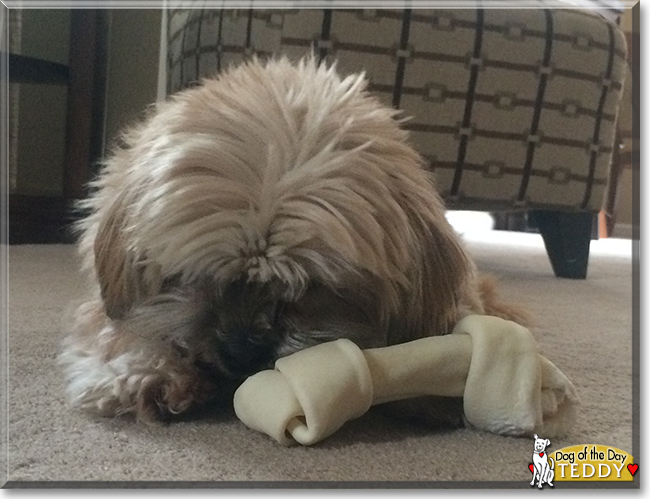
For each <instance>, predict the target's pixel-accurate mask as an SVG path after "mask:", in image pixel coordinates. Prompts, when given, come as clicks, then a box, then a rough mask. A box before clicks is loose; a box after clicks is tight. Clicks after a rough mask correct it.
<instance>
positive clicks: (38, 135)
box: [14, 9, 70, 195]
mask: <svg viewBox="0 0 650 499" xmlns="http://www.w3.org/2000/svg"><path fill="white" fill-rule="evenodd" d="M69 38H70V16H69V11H68V10H54V9H52V10H50V9H48V10H31V9H25V10H23V11H22V35H21V40H20V44H21V47H20V53H21V54H22V55H25V56H30V57H36V58H39V59H45V60H48V61H53V62H58V63H61V64H67V63H68V43H69ZM66 105H67V87H65V86H59V85H32V84H21V85H20V86H19V89H18V123H19V130H20V132H19V134H18V140H17V157H16V161H17V167H16V169H15V172H16V185H15V190H14V192H16V193H18V194H35V195H60V194H61V193H62V191H63V158H64V152H65V122H66Z"/></svg>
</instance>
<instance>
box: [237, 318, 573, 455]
mask: <svg viewBox="0 0 650 499" xmlns="http://www.w3.org/2000/svg"><path fill="white" fill-rule="evenodd" d="M424 395H441V396H458V397H460V396H462V397H463V401H464V402H463V404H464V412H465V417H466V419H467V421H468V422H469V423H470V424H471V425H472V426H474V427H476V428H478V429H482V430H486V431H491V432H494V433H499V434H506V435H531V434H532V433H533V432H537V433H542V434H544V435H545V436H549V437H552V436H557V435H559V434H562V433H564V432H565V431H566V430H568V428H569V427H570V425H571V424H572V422H573V420H574V418H575V406H576V404H577V403H578V398H577V396H576V393H575V389H574V388H573V385H572V384H571V383H570V382H569V381H568V380H567V379H566V377H565V376H564V375H563V374H562V373H561V372H560V371H559V370H558V369H557V367H555V366H554V365H553V364H552V363H551V362H549V361H548V360H547V359H545V358H544V357H542V356H541V355H539V353H538V351H537V346H536V344H535V341H534V339H533V338H532V335H531V334H530V332H529V331H528V330H527V329H526V328H524V327H522V326H520V325H518V324H515V323H513V322H510V321H505V320H503V319H499V318H496V317H489V316H479V315H474V316H469V317H466V318H464V319H462V320H461V321H459V323H458V324H457V325H456V327H455V328H454V330H453V332H452V334H450V335H446V336H434V337H429V338H423V339H419V340H415V341H411V342H408V343H402V344H399V345H393V346H390V347H385V348H374V349H368V350H360V349H359V348H358V347H357V346H356V345H355V344H354V343H352V342H351V341H349V340H346V339H341V340H336V341H333V342H330V343H324V344H321V345H318V346H315V347H312V348H308V349H305V350H302V351H300V352H297V353H294V354H292V355H290V356H287V357H284V358H282V359H279V360H278V361H277V362H276V364H275V369H274V370H269V371H263V372H260V373H258V374H255V375H254V376H251V377H250V378H248V379H247V380H246V381H245V382H244V383H243V384H242V385H241V386H240V388H239V389H238V390H237V392H236V393H235V398H234V406H235V412H236V414H237V416H238V417H239V419H240V420H241V421H242V422H244V423H245V424H246V425H247V426H249V427H250V428H252V429H255V430H258V431H261V432H263V433H266V434H268V435H270V436H271V437H272V438H274V439H275V440H277V441H278V442H280V443H282V444H285V445H293V444H296V443H299V444H302V445H310V444H314V443H316V442H319V441H320V440H323V439H324V438H326V437H328V436H330V435H332V434H333V433H334V432H336V431H337V430H338V429H339V428H340V427H341V426H343V424H345V422H347V421H349V420H351V419H355V418H357V417H359V416H361V415H363V414H364V413H365V412H366V411H367V410H368V409H369V408H370V406H371V405H374V404H380V403H384V402H390V401H395V400H401V399H405V398H410V397H419V396H424Z"/></svg>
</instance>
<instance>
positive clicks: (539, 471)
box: [528, 435, 555, 489]
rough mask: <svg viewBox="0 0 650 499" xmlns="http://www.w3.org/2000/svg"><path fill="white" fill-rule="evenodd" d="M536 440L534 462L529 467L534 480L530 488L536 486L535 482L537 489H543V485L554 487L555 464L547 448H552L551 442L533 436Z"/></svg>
mask: <svg viewBox="0 0 650 499" xmlns="http://www.w3.org/2000/svg"><path fill="white" fill-rule="evenodd" d="M533 438H534V439H535V444H534V446H533V462H532V463H530V464H529V465H528V469H530V471H531V473H532V474H533V479H532V480H531V482H530V486H531V487H533V486H534V485H535V480H537V488H538V489H541V488H542V485H544V484H547V485H548V486H549V487H553V477H554V476H555V470H554V467H555V462H554V461H553V459H552V458H551V457H550V456H549V455H548V452H546V448H547V447H550V445H551V441H550V440H549V439H548V438H539V437H538V436H537V435H533Z"/></svg>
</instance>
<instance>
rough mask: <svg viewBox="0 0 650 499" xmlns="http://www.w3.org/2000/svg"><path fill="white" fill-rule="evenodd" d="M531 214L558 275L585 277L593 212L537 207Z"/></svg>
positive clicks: (576, 277)
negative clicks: (549, 209) (550, 209)
mask: <svg viewBox="0 0 650 499" xmlns="http://www.w3.org/2000/svg"><path fill="white" fill-rule="evenodd" d="M529 215H530V219H531V222H533V223H534V224H535V225H537V228H538V229H539V232H540V234H541V235H542V237H543V238H544V245H545V246H546V252H547V253H548V257H549V260H550V261H551V265H552V266H553V271H554V272H555V275H556V276H557V277H567V278H569V279H585V278H586V277H587V264H588V263H589V244H590V242H591V235H592V223H593V218H594V214H593V213H591V212H576V213H573V212H564V211H544V210H535V211H531V212H530V213H529Z"/></svg>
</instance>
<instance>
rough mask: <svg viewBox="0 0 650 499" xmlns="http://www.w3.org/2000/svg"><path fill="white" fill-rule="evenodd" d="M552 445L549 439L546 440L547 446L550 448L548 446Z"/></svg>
mask: <svg viewBox="0 0 650 499" xmlns="http://www.w3.org/2000/svg"><path fill="white" fill-rule="evenodd" d="M550 445H551V441H550V440H549V439H548V438H547V439H546V446H547V447H548V446H550Z"/></svg>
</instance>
